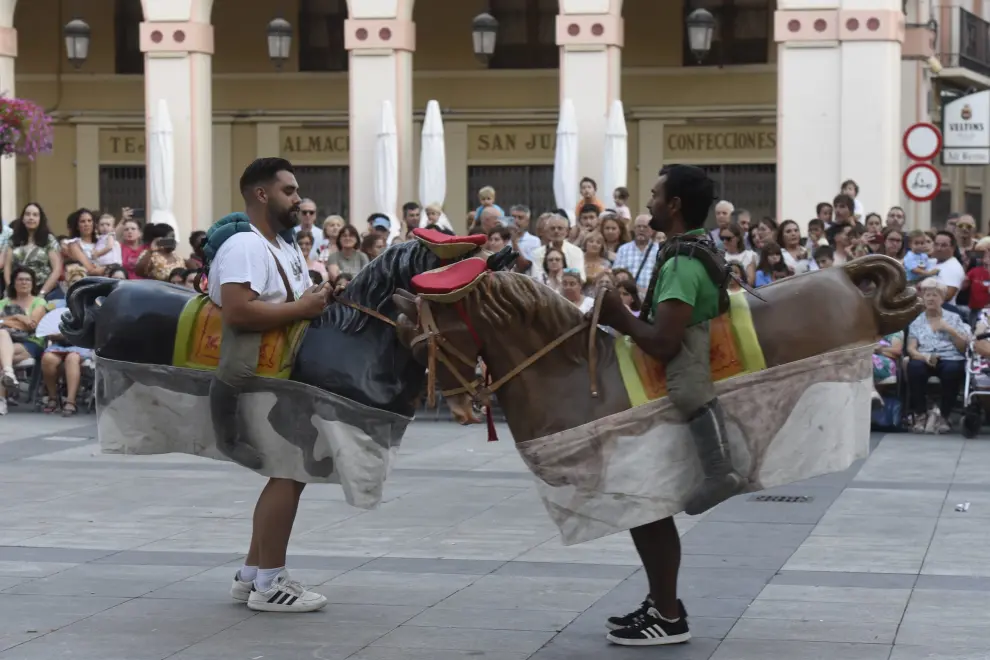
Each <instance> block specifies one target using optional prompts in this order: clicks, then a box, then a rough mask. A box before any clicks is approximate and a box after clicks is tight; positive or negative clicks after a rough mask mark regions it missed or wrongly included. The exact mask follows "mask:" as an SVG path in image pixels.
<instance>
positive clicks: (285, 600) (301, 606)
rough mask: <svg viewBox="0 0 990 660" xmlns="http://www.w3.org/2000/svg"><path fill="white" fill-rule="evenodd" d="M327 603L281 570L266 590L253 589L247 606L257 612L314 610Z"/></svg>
mask: <svg viewBox="0 0 990 660" xmlns="http://www.w3.org/2000/svg"><path fill="white" fill-rule="evenodd" d="M326 604H327V599H326V597H325V596H321V595H320V594H318V593H314V592H312V591H309V590H307V589H306V588H305V587H303V586H302V584H300V583H299V582H297V581H295V580H293V579H292V578H290V577H289V572H288V571H285V570H283V571H282V572H281V573H279V574H278V577H276V578H275V581H274V582H272V586H271V588H269V589H268V590H267V591H258V590H257V589H255V590H254V591H252V592H251V595H250V596H248V602H247V606H248V608H249V609H252V610H255V611H257V612H315V611H316V610H319V609H322V608H323V607H324V606H325V605H326Z"/></svg>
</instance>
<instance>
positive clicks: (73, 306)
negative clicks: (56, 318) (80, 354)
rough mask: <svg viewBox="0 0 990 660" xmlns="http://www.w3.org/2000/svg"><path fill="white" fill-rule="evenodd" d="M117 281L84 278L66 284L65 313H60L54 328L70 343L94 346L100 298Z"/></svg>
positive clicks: (114, 285)
mask: <svg viewBox="0 0 990 660" xmlns="http://www.w3.org/2000/svg"><path fill="white" fill-rule="evenodd" d="M120 282H121V280H117V279H114V278H111V277H84V278H82V279H81V280H79V281H78V282H76V283H75V284H73V285H72V286H71V287H69V291H68V292H67V293H66V294H65V305H66V307H67V308H68V310H69V312H68V314H65V315H63V316H62V320H61V322H60V323H59V325H58V329H59V332H60V333H61V334H62V336H63V337H65V338H66V339H67V340H69V342H71V343H72V345H73V346H79V347H80V348H95V344H96V321H97V318H98V317H99V312H100V304H101V299H102V298H106V297H107V296H109V295H110V294H111V293H113V291H114V290H115V289H116V288H117V285H118V284H120Z"/></svg>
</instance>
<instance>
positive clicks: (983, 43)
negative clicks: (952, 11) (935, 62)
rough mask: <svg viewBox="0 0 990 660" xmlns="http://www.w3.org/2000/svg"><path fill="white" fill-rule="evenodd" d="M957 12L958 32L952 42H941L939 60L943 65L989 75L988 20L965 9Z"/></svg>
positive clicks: (989, 46)
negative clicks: (941, 50) (946, 51)
mask: <svg viewBox="0 0 990 660" xmlns="http://www.w3.org/2000/svg"><path fill="white" fill-rule="evenodd" d="M956 11H958V12H959V34H958V35H957V36H956V37H955V38H954V39H953V43H952V44H945V43H943V44H942V49H943V50H947V49H948V50H951V51H953V52H948V53H945V52H943V53H941V54H940V55H939V60H940V61H941V62H942V66H944V67H961V68H964V69H969V70H970V71H974V72H976V73H979V74H981V75H984V76H990V22H987V21H985V20H983V19H982V18H980V17H979V16H977V15H976V14H973V13H971V12H968V11H966V10H965V9H961V8H960V9H957V10H956Z"/></svg>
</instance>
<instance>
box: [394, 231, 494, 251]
mask: <svg viewBox="0 0 990 660" xmlns="http://www.w3.org/2000/svg"><path fill="white" fill-rule="evenodd" d="M412 233H413V236H415V237H416V238H418V239H420V240H423V241H425V242H427V243H433V244H434V245H456V244H465V243H466V244H470V245H476V246H478V247H481V246H483V245H484V244H485V243H487V242H488V237H487V236H485V235H484V234H472V235H471V236H451V235H450V234H445V233H443V232H442V231H437V230H436V229H423V228H420V227H416V228H415V229H413V232H412Z"/></svg>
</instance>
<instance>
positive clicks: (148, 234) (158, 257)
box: [134, 222, 186, 282]
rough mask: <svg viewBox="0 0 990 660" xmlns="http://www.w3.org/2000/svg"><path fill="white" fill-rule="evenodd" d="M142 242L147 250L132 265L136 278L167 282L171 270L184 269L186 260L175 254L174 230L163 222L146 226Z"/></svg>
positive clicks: (176, 245)
mask: <svg viewBox="0 0 990 660" xmlns="http://www.w3.org/2000/svg"><path fill="white" fill-rule="evenodd" d="M144 242H145V243H146V244H147V245H148V249H147V250H145V251H144V253H143V254H142V255H141V257H140V258H139V259H138V261H137V263H136V264H135V265H134V272H135V273H136V274H137V275H138V276H140V277H143V278H145V279H149V280H158V281H160V282H167V281H168V277H169V274H170V273H171V272H172V271H173V270H175V269H176V268H185V266H186V260H185V259H183V258H182V257H180V256H179V255H178V254H176V253H175V248H176V247H178V244H177V243H176V241H175V230H173V229H172V228H171V227H170V226H169V225H167V224H165V223H164V222H160V223H157V224H150V225H146V226H145V228H144Z"/></svg>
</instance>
